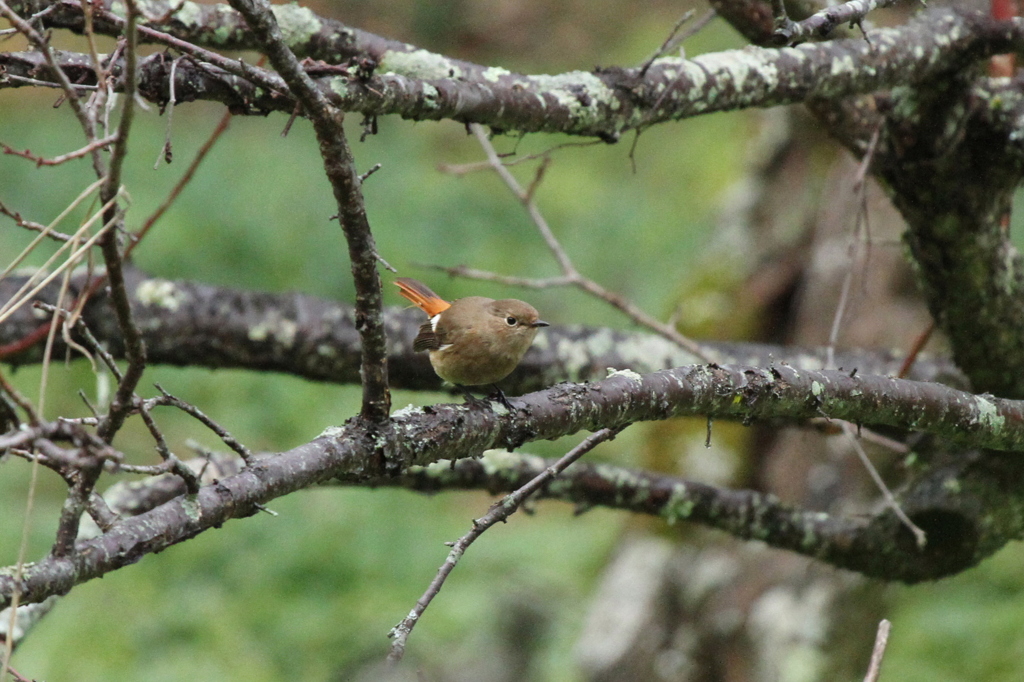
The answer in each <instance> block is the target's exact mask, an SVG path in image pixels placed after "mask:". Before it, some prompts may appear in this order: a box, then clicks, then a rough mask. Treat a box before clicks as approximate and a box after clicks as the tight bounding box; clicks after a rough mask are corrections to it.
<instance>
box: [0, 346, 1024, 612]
mask: <svg viewBox="0 0 1024 682" xmlns="http://www.w3.org/2000/svg"><path fill="white" fill-rule="evenodd" d="M513 404H514V405H515V407H516V411H515V412H514V413H511V414H510V413H508V412H507V411H505V410H504V409H499V410H497V411H493V410H489V409H479V408H476V407H467V406H462V405H458V406H457V405H434V406H431V407H428V408H409V409H405V410H400V411H398V412H396V413H395V414H394V415H393V416H392V418H391V420H390V422H389V424H388V426H389V428H387V429H380V428H378V426H377V425H375V424H371V423H368V422H365V421H359V420H356V421H350V422H349V423H347V424H346V425H345V426H342V427H336V428H331V429H328V430H326V431H325V432H324V433H323V434H322V435H321V436H319V437H318V438H316V439H314V440H313V441H311V442H309V443H307V444H305V445H302V446H299V447H297V448H295V449H293V450H289V451H287V452H283V453H280V454H277V455H272V456H268V457H265V458H262V459H260V460H259V461H258V463H257V464H256V465H255V466H251V467H247V468H246V469H244V470H242V471H241V472H240V473H238V474H237V475H235V476H229V477H225V478H221V479H219V480H218V481H217V482H216V483H213V484H211V485H207V486H204V487H203V488H201V489H200V491H199V493H198V494H197V495H194V496H188V497H179V498H175V499H174V500H171V501H170V502H167V503H165V504H162V505H160V506H159V507H156V508H155V509H153V510H151V511H149V512H146V513H144V514H141V515H140V516H137V517H134V518H131V519H126V520H124V521H121V522H119V523H117V524H115V525H114V526H113V527H112V528H111V529H110V530H108V531H107V532H106V533H104V534H103V535H101V536H99V537H97V538H95V539H93V540H89V541H86V542H82V543H79V544H78V545H77V546H76V548H75V550H74V551H73V552H71V553H69V554H68V555H66V556H62V557H54V556H50V557H47V558H44V559H42V560H40V561H39V562H37V563H35V564H31V565H28V566H26V567H25V570H24V573H23V577H22V578H21V579H20V580H16V578H15V577H14V575H13V574H12V572H11V571H6V570H5V571H3V572H0V608H3V607H5V606H6V605H7V604H8V603H9V601H10V597H11V595H12V594H13V593H14V592H18V593H19V594H21V595H22V597H23V599H25V600H27V601H41V600H42V599H45V598H46V597H48V596H50V595H53V594H64V593H66V592H67V591H68V590H70V589H71V588H72V587H73V586H74V585H76V584H78V583H81V582H83V581H86V580H89V579H92V578H96V577H99V576H101V575H104V574H105V573H107V572H109V571H112V570H115V569H117V568H120V567H122V566H125V565H127V564H131V563H134V562H135V561H138V560H139V559H140V558H141V557H142V556H144V555H146V554H149V553H153V552H159V551H161V550H163V549H166V548H167V547H169V546H171V545H173V544H176V543H178V542H181V541H183V540H186V539H189V538H191V537H194V536H195V535H197V534H198V533H201V532H203V531H205V530H208V529H210V528H215V527H220V526H221V525H222V524H223V523H225V522H226V521H228V520H229V519H232V518H239V517H244V516H249V515H251V514H253V513H255V512H256V510H257V509H258V505H260V504H262V503H264V502H267V501H269V500H272V499H274V498H276V497H279V496H281V495H285V494H288V493H291V492H294V491H296V490H300V489H303V488H306V487H309V486H311V485H315V484H318V483H323V482H326V481H328V480H332V479H340V480H342V481H346V482H349V483H360V482H369V481H371V480H373V479H374V478H376V477H378V476H379V475H380V474H379V472H380V470H381V469H382V468H383V469H386V470H388V471H390V472H391V475H394V474H397V473H399V472H402V471H405V470H407V469H408V468H409V467H410V466H413V465H426V464H431V463H433V462H436V461H438V460H441V459H450V460H455V459H462V458H465V457H474V456H477V455H479V454H481V453H482V452H484V451H485V450H488V449H492V448H495V447H509V448H515V447H518V446H520V445H522V444H523V443H525V442H529V441H533V440H540V439H552V438H558V437H561V436H565V435H568V434H571V433H576V432H578V431H580V430H591V431H593V430H598V429H601V428H615V427H618V426H621V425H623V424H627V423H630V422H636V421H645V420H656V419H668V418H670V417H676V416H684V415H708V416H711V417H718V418H734V419H742V420H745V421H748V422H750V421H754V420H761V419H773V420H779V419H783V420H804V419H809V418H813V417H819V416H827V417H833V418H840V419H845V420H850V421H855V422H858V423H864V424H867V425H874V424H879V425H886V426H891V427H895V428H899V429H903V430H914V431H922V432H926V433H931V434H935V435H938V436H942V437H945V438H948V439H950V440H952V441H957V442H961V443H968V444H970V446H972V447H978V448H990V449H997V450H1007V451H1011V452H1010V453H1009V454H1006V455H989V457H992V458H994V459H993V462H994V465H993V464H992V463H986V466H979V467H978V471H979V472H980V473H981V475H982V476H987V477H988V479H989V480H991V481H994V483H993V484H992V485H994V486H1001V488H999V489H1001V490H1003V491H1004V494H1005V493H1006V491H1013V492H1014V493H1015V492H1016V491H1018V490H1020V489H1021V488H1020V485H1018V483H1019V482H1020V480H1021V479H1024V475H1022V472H1024V463H1022V461H1021V456H1020V454H1019V452H1020V451H1021V450H1024V403H1021V402H1016V401H1010V400H1002V399H998V398H992V397H986V396H974V395H970V394H967V393H963V392H960V391H955V390H953V389H950V388H946V387H944V386H940V385H937V384H926V383H919V382H912V381H904V380H899V379H892V378H889V377H878V376H854V377H851V376H849V375H848V374H847V373H845V372H837V371H827V372H814V371H806V370H796V369H793V368H791V367H785V366H779V367H772V368H754V367H731V368H724V367H717V366H701V367H681V368H677V369H674V370H666V371H662V372H655V373H652V374H648V375H639V374H636V373H634V372H628V371H625V372H617V373H616V374H614V375H613V376H611V377H609V378H607V379H605V380H604V381H599V382H595V383H592V384H561V385H558V386H555V387H552V388H550V389H547V390H545V391H540V392H537V393H532V394H529V395H527V396H524V397H522V398H517V399H514V401H513ZM964 462H965V463H970V462H969V460H964ZM933 472H934V473H933V474H932V478H931V479H930V480H931V487H932V488H934V487H936V486H939V487H941V486H949V485H952V486H956V485H958V481H956V480H952V481H950V480H949V479H948V478H944V477H943V476H942V469H940V468H936V469H934V470H933ZM1011 474H1012V475H1011ZM990 487H992V486H990ZM923 490H924V489H923ZM975 499H976V498H974V497H965V498H964V500H965V501H964V504H968V505H971V504H975V502H974V500H975ZM1012 499H1016V497H1013V498H1012ZM1004 502H1005V501H1004ZM1019 506H1020V505H1019V503H1018V504H1017V505H1016V506H1013V505H1007V504H1005V503H1004V505H1003V506H1002V507H993V508H992V509H991V510H989V511H987V512H986V514H987V516H986V519H987V522H986V523H987V524H988V526H989V527H990V529H991V532H990V533H989V534H988V535H986V536H985V537H983V538H978V537H977V536H976V535H971V534H968V533H962V532H959V530H960V529H959V528H956V529H954V530H957V531H958V532H957V533H956V534H955V537H954V541H953V542H952V544H950V543H947V542H943V543H942V544H941V545H940V547H942V552H941V553H940V555H939V557H940V558H942V559H943V561H945V562H950V561H952V559H950V556H951V555H950V552H951V549H950V548H951V547H953V548H956V547H960V548H961V549H966V550H970V552H974V551H975V550H976V549H977V547H978V546H983V548H984V549H985V550H986V551H991V549H992V545H993V544H994V542H993V538H995V537H997V536H1001V537H1002V538H1003V540H1002V541H1003V542H1004V543H1005V541H1006V540H1007V539H1008V538H1010V537H1016V536H1017V535H1014V533H1017V534H1019V532H1020V528H1015V527H1013V526H1012V520H1013V519H1014V518H1016V519H1018V521H1019V519H1021V518H1024V516H1022V515H1021V514H1020V513H1006V514H1000V513H998V512H999V511H1000V509H1008V510H1010V511H1011V512H1017V511H1019V509H1018V507H1019ZM881 518H887V517H881ZM947 521H949V519H948V518H947V516H946V515H940V517H939V518H937V519H936V518H932V517H928V518H924V519H922V518H915V522H916V523H918V524H919V525H922V527H924V528H925V530H926V531H931V530H932V529H933V528H936V529H938V530H941V531H942V532H944V533H946V534H947V537H953V536H951V535H950V529H949V524H948V523H947ZM1018 525H1019V523H1018ZM997 531H998V532H997ZM895 532H897V531H895V530H892V531H890V532H889V534H888V535H887V537H892V534H893V533H895ZM967 545H969V546H967ZM943 565H944V566H947V565H948V564H947V563H944V564H943Z"/></svg>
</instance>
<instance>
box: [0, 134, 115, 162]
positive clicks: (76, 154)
mask: <svg viewBox="0 0 1024 682" xmlns="http://www.w3.org/2000/svg"><path fill="white" fill-rule="evenodd" d="M116 140H117V135H108V136H107V137H103V138H100V139H98V140H94V141H92V142H90V143H89V144H87V145H85V146H84V147H82V148H81V149H77V150H75V151H73V152H68V153H67V154H61V155H60V156H55V157H53V158H52V159H47V158H44V157H42V156H36V155H35V154H33V153H32V152H30V151H28V150H27V149H26V150H25V151H23V152H20V151H18V150H17V149H14V148H13V147H11V146H9V145H6V144H4V143H2V142H0V147H3V150H4V154H11V155H12V156H20V157H21V158H23V159H28V160H29V161H33V162H35V164H36V166H59V165H60V164H62V163H66V162H68V161H71V160H73V159H80V158H82V157H83V156H85V155H86V154H91V153H92V152H93V151H94V150H96V149H102V148H103V147H107V146H109V145H110V144H112V143H113V142H115V141H116Z"/></svg>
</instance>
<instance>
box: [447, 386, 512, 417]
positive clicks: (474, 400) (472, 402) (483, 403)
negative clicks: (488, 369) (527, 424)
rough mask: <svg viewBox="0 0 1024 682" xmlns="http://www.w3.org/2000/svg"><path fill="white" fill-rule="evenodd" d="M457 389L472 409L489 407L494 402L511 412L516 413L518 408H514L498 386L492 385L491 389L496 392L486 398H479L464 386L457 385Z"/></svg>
mask: <svg viewBox="0 0 1024 682" xmlns="http://www.w3.org/2000/svg"><path fill="white" fill-rule="evenodd" d="M455 388H457V389H459V390H460V391H462V395H463V396H465V398H466V404H467V405H469V406H471V407H489V406H490V404H491V401H492V400H496V401H498V402H499V403H501V404H502V405H504V406H505V409H507V410H508V411H509V412H515V411H516V408H514V407H512V403H510V402H509V401H508V398H506V397H505V392H504V391H502V390H501V389H500V388H498V386H497V385H496V384H491V388H493V389H494V390H493V391H492V392H491V393H490V395H488V396H487V397H486V398H478V397H476V396H475V395H473V394H472V393H470V391H469V389H468V388H466V387H465V386H463V385H462V384H455Z"/></svg>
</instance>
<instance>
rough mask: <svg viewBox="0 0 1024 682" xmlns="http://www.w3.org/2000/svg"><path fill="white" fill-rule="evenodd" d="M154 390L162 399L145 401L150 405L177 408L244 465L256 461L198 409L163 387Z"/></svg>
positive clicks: (225, 430)
mask: <svg viewBox="0 0 1024 682" xmlns="http://www.w3.org/2000/svg"><path fill="white" fill-rule="evenodd" d="M156 390H158V391H160V393H162V394H163V397H162V398H153V399H152V400H150V401H147V402H148V403H149V404H152V405H170V406H172V407H177V408H178V409H179V410H181V411H183V412H186V413H188V414H190V415H192V416H193V417H195V418H196V419H198V420H199V421H201V422H202V423H203V425H204V426H206V428H208V429H210V430H211V431H213V432H214V433H215V434H217V436H218V437H219V438H220V439H221V440H222V441H224V444H225V445H227V446H228V447H229V448H231V449H232V450H234V451H235V452H237V453H238V455H239V456H240V457H241V458H242V459H243V460H244V461H245V463H246V464H252V463H253V462H254V461H255V460H256V456H255V455H253V454H252V451H251V450H249V448H247V447H245V446H244V445H242V443H241V442H239V441H238V440H237V439H236V438H235V437H234V436H232V435H231V434H230V433H228V431H227V429H225V428H224V427H222V426H221V425H220V424H218V423H217V422H215V421H213V420H212V419H210V418H209V417H208V416H206V415H205V414H204V413H203V412H202V411H201V410H200V409H199V408H198V407H196V406H195V405H190V404H189V403H187V402H185V401H184V400H182V399H181V398H176V397H175V396H173V395H171V394H170V393H168V392H167V391H165V390H164V388H163V386H161V385H160V384H156Z"/></svg>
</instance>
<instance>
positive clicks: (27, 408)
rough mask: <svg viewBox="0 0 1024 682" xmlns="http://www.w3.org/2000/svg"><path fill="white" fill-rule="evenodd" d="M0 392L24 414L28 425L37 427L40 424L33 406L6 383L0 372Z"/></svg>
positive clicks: (5, 378) (12, 386)
mask: <svg viewBox="0 0 1024 682" xmlns="http://www.w3.org/2000/svg"><path fill="white" fill-rule="evenodd" d="M0 390H3V392H4V393H6V394H7V395H8V396H9V397H10V398H11V400H13V401H14V402H15V404H16V405H17V406H18V407H20V408H21V409H22V410H23V411H24V412H25V416H27V417H28V423H29V424H31V425H32V426H38V425H39V424H41V423H42V422H41V421H40V419H39V413H38V412H37V411H36V408H35V406H33V405H32V401H31V400H29V399H28V398H26V397H25V396H24V395H22V394H21V392H20V391H18V389H16V388H15V387H14V385H13V384H11V383H10V382H9V381H7V377H5V376H4V374H3V372H0Z"/></svg>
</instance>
